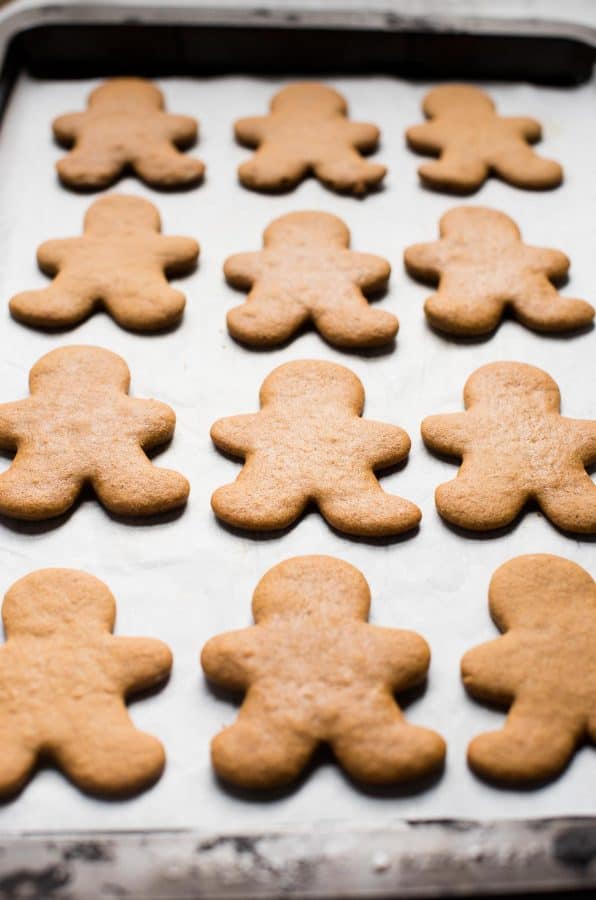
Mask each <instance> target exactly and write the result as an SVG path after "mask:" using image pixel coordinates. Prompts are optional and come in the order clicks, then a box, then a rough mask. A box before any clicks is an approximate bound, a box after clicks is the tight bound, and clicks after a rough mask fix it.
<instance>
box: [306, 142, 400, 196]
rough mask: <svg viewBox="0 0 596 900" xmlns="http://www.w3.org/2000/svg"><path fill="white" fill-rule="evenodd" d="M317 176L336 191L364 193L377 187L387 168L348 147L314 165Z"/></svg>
mask: <svg viewBox="0 0 596 900" xmlns="http://www.w3.org/2000/svg"><path fill="white" fill-rule="evenodd" d="M313 169H314V173H315V175H316V176H317V178H318V179H319V180H320V181H322V182H323V184H326V185H327V186H328V187H330V188H332V189H333V190H334V191H340V192H342V193H343V192H346V193H352V194H364V193H366V191H369V190H371V188H373V187H376V185H378V184H379V183H380V182H381V181H382V180H383V178H384V176H385V173H386V171H387V169H386V168H385V166H382V165H380V164H379V163H372V162H368V161H367V160H365V159H363V158H362V157H361V156H360V154H359V153H358V152H357V151H356V150H352V149H347V150H343V151H342V152H341V154H340V153H332V155H330V156H329V157H328V158H327V159H322V160H320V161H319V162H317V163H316V164H315V165H314V166H313Z"/></svg>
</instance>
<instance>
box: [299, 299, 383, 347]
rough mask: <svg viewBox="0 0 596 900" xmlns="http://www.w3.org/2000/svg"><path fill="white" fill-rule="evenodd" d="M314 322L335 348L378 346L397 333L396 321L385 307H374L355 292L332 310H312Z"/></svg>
mask: <svg viewBox="0 0 596 900" xmlns="http://www.w3.org/2000/svg"><path fill="white" fill-rule="evenodd" d="M313 321H314V323H315V325H316V327H317V329H318V330H319V331H320V333H321V334H322V335H323V337H324V338H325V339H326V340H327V341H329V343H330V344H334V345H335V346H336V347H345V348H350V347H354V348H357V347H381V346H383V345H384V344H387V343H389V341H392V340H393V338H394V337H395V335H396V334H397V329H398V321H397V319H396V317H395V316H394V315H392V314H391V313H389V312H387V311H386V310H384V309H374V308H373V307H371V306H369V304H368V303H367V301H366V300H365V299H364V298H363V297H362V296H361V295H359V294H358V295H357V296H355V297H353V298H352V297H351V298H350V299H349V300H345V301H342V302H341V303H339V304H338V305H337V306H335V307H333V308H331V309H321V310H315V311H314V312H313Z"/></svg>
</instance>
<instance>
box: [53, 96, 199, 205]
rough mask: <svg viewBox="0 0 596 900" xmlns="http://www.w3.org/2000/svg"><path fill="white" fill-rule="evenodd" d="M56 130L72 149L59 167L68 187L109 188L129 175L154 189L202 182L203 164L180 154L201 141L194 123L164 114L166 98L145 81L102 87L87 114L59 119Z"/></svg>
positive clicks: (62, 140)
mask: <svg viewBox="0 0 596 900" xmlns="http://www.w3.org/2000/svg"><path fill="white" fill-rule="evenodd" d="M52 127H53V130H54V136H55V137H56V140H57V141H58V142H59V143H60V144H62V145H63V146H65V147H72V150H71V151H70V153H69V154H68V155H67V156H65V157H63V158H62V159H61V160H59V161H58V163H57V165H56V168H57V170H58V175H59V176H60V180H61V181H62V182H63V183H64V184H66V185H68V187H72V188H77V189H79V190H99V189H102V188H106V187H108V186H109V185H110V184H112V183H113V182H114V181H116V179H117V178H119V177H120V175H122V173H123V172H124V171H125V170H126V169H132V171H133V172H134V173H135V174H136V175H138V176H139V178H141V179H142V180H143V181H145V182H146V183H147V184H150V185H151V186H152V187H156V188H176V187H189V186H190V185H193V184H197V183H198V182H199V181H200V180H201V178H202V177H203V172H204V170H205V166H204V165H203V163H202V162H201V161H200V160H198V159H195V158H193V157H191V156H185V155H184V154H183V153H180V150H181V149H184V148H186V147H190V146H192V144H194V142H195V141H196V139H197V122H196V119H192V118H191V117H190V116H175V115H172V114H171V113H166V112H165V111H164V98H163V94H162V92H161V91H160V90H159V88H157V87H156V86H155V85H154V84H152V83H151V82H150V81H146V80H145V79H144V78H112V79H110V80H109V81H106V82H104V83H103V84H101V85H100V86H99V87H97V88H95V90H94V91H92V92H91V94H90V95H89V101H88V108H87V110H86V112H82V113H69V114H67V115H65V116H60V117H59V118H58V119H55V121H54V123H53V125H52Z"/></svg>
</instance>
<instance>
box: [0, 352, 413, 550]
mask: <svg viewBox="0 0 596 900" xmlns="http://www.w3.org/2000/svg"><path fill="white" fill-rule="evenodd" d="M260 401H261V411H260V412H259V413H254V414H252V415H244V416H233V417H232V418H228V419H220V420H219V421H218V422H216V423H215V425H213V427H212V429H211V437H212V439H213V442H214V443H215V445H216V446H217V447H218V448H219V449H220V450H222V451H223V452H224V453H228V454H230V455H232V456H236V457H240V458H242V459H244V460H245V462H244V466H243V468H242V471H241V472H240V475H239V476H238V478H237V479H236V481H235V482H234V483H233V484H228V485H226V486H225V487H221V488H219V489H218V490H217V491H216V492H215V493H214V494H213V497H212V498H211V505H212V507H213V510H214V512H215V514H216V515H217V516H218V518H220V519H222V520H223V521H224V522H227V523H228V524H229V525H234V526H236V527H238V528H247V529H252V530H256V531H268V530H274V529H280V528H286V527H288V526H289V525H291V524H292V523H293V522H295V521H296V519H297V518H298V517H299V516H300V515H301V513H302V512H303V511H304V510H305V509H306V507H307V506H308V504H309V503H315V504H316V505H317V507H318V509H319V511H320V512H321V515H322V516H323V517H324V518H325V519H326V521H327V522H329V524H330V525H332V526H333V527H334V528H337V529H338V530H339V531H344V532H346V533H347V534H355V535H361V536H364V537H375V536H382V535H393V534H400V533H401V532H403V531H408V530H409V529H411V528H414V527H415V526H416V525H417V524H418V522H419V521H420V510H419V509H418V507H417V506H415V505H414V504H413V503H410V502H409V501H408V500H403V499H402V498H401V497H396V496H394V495H391V494H386V493H385V492H384V491H383V489H382V488H381V486H380V484H379V482H378V481H377V478H376V476H375V474H374V473H375V471H376V470H378V469H381V468H388V467H389V466H392V465H395V464H396V463H398V462H400V461H401V460H402V459H405V458H406V456H407V455H408V452H409V450H410V439H409V437H408V435H407V434H406V432H405V431H404V430H403V429H401V428H398V427H397V426H395V425H386V424H384V423H381V422H373V421H370V420H367V419H362V418H361V415H362V409H363V407H364V388H363V387H362V384H361V382H360V381H359V379H358V378H357V377H356V375H354V373H353V372H351V371H350V370H349V369H346V368H344V366H338V365H336V364H335V363H329V362H321V361H314V360H302V361H296V362H290V363H286V364H285V365H283V366H279V367H278V368H277V369H274V370H273V372H271V374H270V375H268V376H267V378H266V379H265V381H264V382H263V385H262V387H261V392H260ZM0 478H1V476H0ZM0 483H1V481H0Z"/></svg>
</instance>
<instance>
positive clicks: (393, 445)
mask: <svg viewBox="0 0 596 900" xmlns="http://www.w3.org/2000/svg"><path fill="white" fill-rule="evenodd" d="M356 429H357V433H358V435H359V437H360V440H361V441H362V445H361V450H362V452H363V453H365V454H366V455H368V456H369V457H370V458H371V460H372V465H373V467H374V469H375V470H379V469H382V468H386V467H387V466H393V465H395V464H397V463H399V462H401V461H402V459H405V458H406V456H407V455H408V453H409V452H410V447H411V441H410V437H409V435H408V433H407V432H406V431H404V429H403V428H400V427H399V425H388V424H387V423H386V422H376V421H374V420H372V419H358V420H357V421H356Z"/></svg>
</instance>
